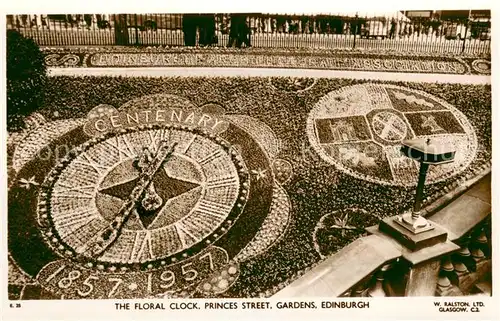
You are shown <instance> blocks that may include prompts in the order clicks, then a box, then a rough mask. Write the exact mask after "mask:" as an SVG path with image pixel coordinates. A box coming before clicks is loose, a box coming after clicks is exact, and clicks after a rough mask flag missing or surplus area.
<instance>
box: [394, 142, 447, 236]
mask: <svg viewBox="0 0 500 321" xmlns="http://www.w3.org/2000/svg"><path fill="white" fill-rule="evenodd" d="M401 152H402V153H403V154H404V155H405V156H407V157H409V158H411V159H414V160H417V161H418V162H419V163H420V172H419V176H418V184H417V192H416V196H415V203H414V205H413V210H412V211H411V212H410V213H405V214H403V215H402V216H400V217H398V219H396V222H397V223H398V224H399V225H401V226H403V227H404V228H406V229H407V230H409V231H411V232H413V234H419V233H422V232H425V231H430V230H432V229H434V226H433V225H432V224H431V223H430V222H428V221H427V220H426V219H425V218H424V217H422V215H421V206H422V196H423V192H424V185H425V179H426V176H427V171H428V169H429V165H440V164H446V163H451V162H453V160H454V158H455V150H454V149H453V146H449V145H446V144H437V143H436V142H433V141H432V140H431V139H430V138H428V139H412V140H405V141H403V146H402V148H401Z"/></svg>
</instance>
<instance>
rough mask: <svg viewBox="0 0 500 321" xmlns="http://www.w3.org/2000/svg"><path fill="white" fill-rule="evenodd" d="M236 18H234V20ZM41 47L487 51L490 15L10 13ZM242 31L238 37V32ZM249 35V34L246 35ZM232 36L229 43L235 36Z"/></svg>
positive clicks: (13, 24)
mask: <svg viewBox="0 0 500 321" xmlns="http://www.w3.org/2000/svg"><path fill="white" fill-rule="evenodd" d="M238 17H239V19H238ZM7 28H11V29H17V30H19V31H20V32H21V33H23V34H25V35H26V36H29V37H32V38H33V39H35V41H37V42H38V43H39V44H40V45H43V46H79V45H97V46H100V45H168V46H185V45H188V46H205V45H215V46H222V47H224V46H228V45H229V42H230V41H231V42H232V43H233V44H236V45H239V44H241V45H242V46H248V45H251V46H253V47H260V48H323V49H337V48H339V49H351V48H363V49H376V50H393V51H412V52H438V53H456V54H460V53H467V54H489V53H490V45H491V22H490V18H489V17H485V18H474V17H472V18H471V17H469V18H465V19H454V20H450V19H448V20H441V19H439V17H435V16H434V17H432V18H428V19H421V18H420V19H416V18H413V19H409V18H408V17H406V16H405V15H403V14H402V13H400V12H395V13H389V14H385V15H369V14H362V13H360V14H358V13H342V14H341V13H339V14H328V15H313V16H312V15H311V16H307V15H273V14H246V15H242V14H239V15H231V14H203V15H202V14H198V15H194V14H81V15H74V14H73V15H9V16H7ZM242 34H243V35H242ZM248 35H249V36H248ZM233 40H234V41H233Z"/></svg>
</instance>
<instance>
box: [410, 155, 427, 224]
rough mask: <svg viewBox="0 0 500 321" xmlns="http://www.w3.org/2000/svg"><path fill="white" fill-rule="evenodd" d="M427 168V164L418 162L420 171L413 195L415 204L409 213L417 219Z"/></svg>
mask: <svg viewBox="0 0 500 321" xmlns="http://www.w3.org/2000/svg"><path fill="white" fill-rule="evenodd" d="M428 169H429V164H427V163H424V162H422V163H420V172H419V174H418V185H417V195H416V197H415V204H414V205H413V212H412V213H411V217H412V218H413V219H417V218H418V217H419V216H420V214H419V212H420V208H421V205H422V197H423V194H424V185H425V178H426V176H427V170H428Z"/></svg>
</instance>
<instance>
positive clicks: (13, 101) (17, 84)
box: [7, 30, 47, 130]
mask: <svg viewBox="0 0 500 321" xmlns="http://www.w3.org/2000/svg"><path fill="white" fill-rule="evenodd" d="M46 82H47V72H46V67H45V64H44V59H43V53H42V52H41V51H40V48H39V47H38V45H37V44H36V43H35V41H33V39H31V38H26V37H24V36H23V35H22V34H21V33H19V32H18V31H16V30H7V128H8V129H9V130H17V129H20V128H21V127H23V126H24V122H23V119H24V116H26V115H29V114H30V113H32V112H33V111H35V110H37V109H38V108H39V107H40V106H41V105H42V104H43V98H44V88H45V85H46Z"/></svg>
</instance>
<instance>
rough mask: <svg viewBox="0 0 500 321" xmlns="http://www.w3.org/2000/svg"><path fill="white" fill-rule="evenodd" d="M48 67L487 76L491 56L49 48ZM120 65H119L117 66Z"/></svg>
mask: <svg viewBox="0 0 500 321" xmlns="http://www.w3.org/2000/svg"><path fill="white" fill-rule="evenodd" d="M42 50H43V52H44V54H45V57H46V58H45V60H46V63H47V66H48V67H55V68H61V67H73V68H75V67H83V68H85V67H92V68H101V67H104V68H109V67H145V68H147V67H231V68H235V67H236V68H240V67H248V68H290V69H297V68H299V69H322V70H353V71H356V70H357V71H377V72H409V73H439V74H481V75H484V74H485V73H480V72H478V71H477V70H475V68H472V64H473V63H474V61H476V60H477V59H481V60H487V61H489V59H490V58H489V57H481V58H478V57H474V56H467V55H461V56H458V57H457V56H456V55H451V54H429V53H410V52H392V51H373V50H345V49H338V50H327V49H310V48H306V49H267V48H249V49H236V48H219V47H211V48H195V47H175V48H168V47H145V48H144V47H71V48H64V47H62V48H53V47H44V48H43V49H42ZM113 61H114V63H113Z"/></svg>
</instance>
